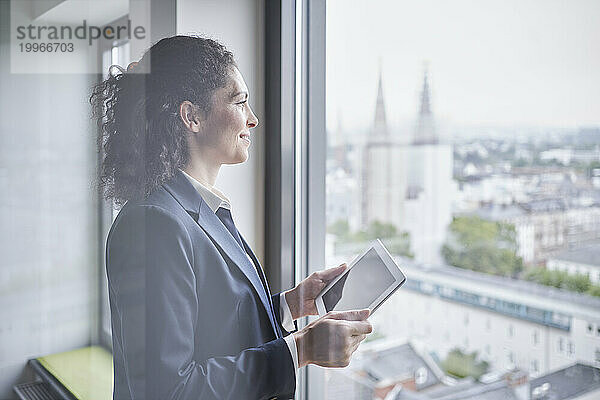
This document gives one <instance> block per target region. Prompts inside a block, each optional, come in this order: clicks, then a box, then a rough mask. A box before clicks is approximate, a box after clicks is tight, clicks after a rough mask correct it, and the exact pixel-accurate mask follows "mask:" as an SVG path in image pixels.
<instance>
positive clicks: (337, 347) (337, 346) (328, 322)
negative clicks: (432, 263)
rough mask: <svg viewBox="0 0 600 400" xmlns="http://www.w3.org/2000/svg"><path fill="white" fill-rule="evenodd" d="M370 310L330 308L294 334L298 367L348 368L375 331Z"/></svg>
mask: <svg viewBox="0 0 600 400" xmlns="http://www.w3.org/2000/svg"><path fill="white" fill-rule="evenodd" d="M369 314H370V311H369V310H368V309H365V310H355V311H343V312H339V311H330V312H328V313H327V314H325V315H323V316H322V317H321V318H319V319H317V320H315V321H313V322H311V323H310V324H308V325H307V326H305V327H304V328H302V330H300V331H299V332H297V333H294V339H295V340H296V348H297V349H298V366H299V367H303V366H305V365H307V364H316V365H320V366H322V367H346V366H347V365H348V364H349V363H350V357H351V356H352V353H354V351H355V350H356V349H357V348H358V345H359V344H360V342H362V341H363V340H364V339H365V337H366V336H367V334H369V333H371V332H372V331H373V327H372V326H371V323H370V322H369V321H367V320H366V319H367V318H368V317H369Z"/></svg>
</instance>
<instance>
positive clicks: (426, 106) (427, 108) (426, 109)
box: [419, 64, 431, 117]
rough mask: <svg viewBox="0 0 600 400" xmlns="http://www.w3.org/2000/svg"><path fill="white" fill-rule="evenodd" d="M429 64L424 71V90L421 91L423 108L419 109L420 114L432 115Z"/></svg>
mask: <svg viewBox="0 0 600 400" xmlns="http://www.w3.org/2000/svg"><path fill="white" fill-rule="evenodd" d="M427 74H428V72H427V64H425V68H424V71H423V90H422V91H421V109H420V110H419V116H420V117H422V116H427V115H431V104H430V100H429V80H428V79H427Z"/></svg>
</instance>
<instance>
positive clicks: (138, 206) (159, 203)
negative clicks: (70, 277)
mask: <svg viewBox="0 0 600 400" xmlns="http://www.w3.org/2000/svg"><path fill="white" fill-rule="evenodd" d="M242 240H243V238H242ZM243 242H244V245H245V247H246V252H247V254H248V255H249V256H250V257H251V258H252V260H253V261H254V263H255V264H256V265H257V266H259V270H260V272H257V270H256V269H255V267H254V265H252V263H251V262H250V260H249V259H248V257H247V256H246V254H245V253H244V251H243V250H242V248H241V247H240V246H239V245H238V243H237V242H236V241H235V239H233V237H232V236H231V234H230V233H229V231H227V229H226V228H225V226H224V225H223V224H222V223H221V221H220V220H219V219H218V217H217V216H216V215H215V213H214V212H213V211H212V210H211V209H210V208H209V207H208V205H207V204H206V203H205V202H204V200H203V199H202V197H201V196H200V194H199V193H198V192H197V191H196V189H194V187H193V186H192V185H191V183H190V182H189V181H188V180H187V178H186V177H185V176H183V174H182V173H181V172H179V171H178V172H177V174H176V175H175V177H174V178H173V179H171V180H170V181H169V182H167V183H165V184H164V185H163V186H162V187H161V188H159V189H158V190H156V191H155V192H153V193H152V194H151V195H150V196H149V197H148V198H147V199H145V200H142V201H135V202H128V203H127V204H126V205H125V206H124V207H123V209H122V210H121V211H120V212H119V215H118V216H117V218H116V220H115V222H114V223H113V225H112V227H111V230H110V233H109V235H108V239H107V246H106V270H107V274H108V285H109V296H110V308H111V313H112V315H111V318H112V338H113V357H114V395H113V397H114V399H118V400H121V399H138V400H149V399H159V400H170V399H182V400H183V399H194V400H197V399H268V398H272V397H279V398H290V397H293V394H294V390H295V385H296V380H295V371H294V365H293V361H292V357H291V355H290V352H289V349H288V347H287V345H286V343H285V340H284V339H283V336H284V335H287V334H288V332H285V331H284V330H283V328H282V326H281V318H280V315H279V295H274V296H271V293H270V291H269V288H268V285H267V286H266V287H265V286H264V285H263V284H262V283H261V277H260V276H259V274H263V273H262V269H261V268H260V264H259V262H258V260H257V259H256V257H255V255H254V254H253V253H252V250H251V249H250V247H249V246H248V245H247V243H246V242H245V241H244V240H243ZM265 282H266V279H265ZM274 303H275V304H274Z"/></svg>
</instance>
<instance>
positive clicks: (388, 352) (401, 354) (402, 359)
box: [357, 343, 440, 390]
mask: <svg viewBox="0 0 600 400" xmlns="http://www.w3.org/2000/svg"><path fill="white" fill-rule="evenodd" d="M361 355H362V357H361V358H360V363H357V364H358V365H357V367H358V368H359V369H361V370H363V371H365V372H366V373H367V374H368V376H369V378H370V379H372V380H374V381H376V382H382V381H388V380H389V381H393V380H396V379H398V378H405V377H413V376H415V375H418V378H416V386H417V390H421V389H424V388H427V387H430V386H432V385H436V384H438V383H440V380H439V379H438V377H437V376H436V374H435V372H434V371H433V369H432V368H434V367H435V366H433V365H432V366H430V365H428V364H427V362H426V361H425V360H424V359H423V357H422V356H421V355H420V354H419V353H418V351H416V350H415V348H414V347H413V346H412V345H411V343H405V344H402V345H400V346H394V347H390V348H386V349H380V350H374V351H367V352H363V353H362V354H361ZM357 361H358V360H357Z"/></svg>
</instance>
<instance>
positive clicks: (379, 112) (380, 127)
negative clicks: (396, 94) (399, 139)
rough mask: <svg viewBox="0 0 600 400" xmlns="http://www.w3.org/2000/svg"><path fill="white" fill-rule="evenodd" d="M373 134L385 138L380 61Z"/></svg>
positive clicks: (385, 124) (386, 132)
mask: <svg viewBox="0 0 600 400" xmlns="http://www.w3.org/2000/svg"><path fill="white" fill-rule="evenodd" d="M373 133H374V134H375V135H377V136H387V135H388V130H387V120H386V117H385V103H384V102H383V74H382V72H381V61H380V62H379V82H378V84H377V102H376V104H375V120H374V123H373Z"/></svg>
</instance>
